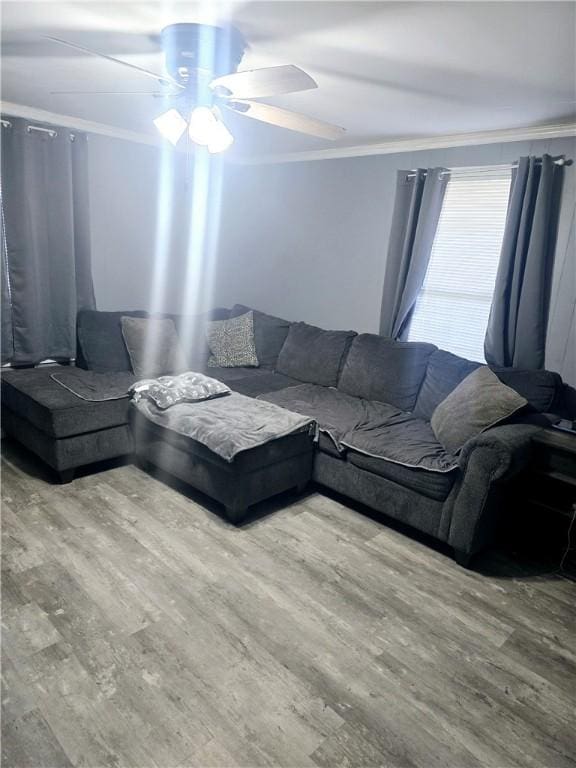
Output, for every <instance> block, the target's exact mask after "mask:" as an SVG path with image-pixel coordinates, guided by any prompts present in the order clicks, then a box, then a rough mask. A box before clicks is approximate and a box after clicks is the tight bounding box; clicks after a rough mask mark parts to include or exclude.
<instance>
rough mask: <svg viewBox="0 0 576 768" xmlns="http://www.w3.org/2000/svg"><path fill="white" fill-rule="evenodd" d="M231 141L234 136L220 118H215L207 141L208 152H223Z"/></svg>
mask: <svg viewBox="0 0 576 768" xmlns="http://www.w3.org/2000/svg"><path fill="white" fill-rule="evenodd" d="M233 141H234V136H232V134H231V133H230V131H229V130H228V128H226V126H225V125H224V123H223V122H222V121H221V120H217V121H216V125H215V126H214V129H213V131H212V135H211V137H210V141H209V142H208V152H210V153H211V154H216V153H217V152H224V151H225V150H226V149H228V147H230V146H231V145H232V143H233Z"/></svg>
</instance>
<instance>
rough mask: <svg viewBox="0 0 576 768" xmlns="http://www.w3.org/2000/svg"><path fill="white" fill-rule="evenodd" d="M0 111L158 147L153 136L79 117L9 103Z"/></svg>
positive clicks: (157, 142) (3, 103)
mask: <svg viewBox="0 0 576 768" xmlns="http://www.w3.org/2000/svg"><path fill="white" fill-rule="evenodd" d="M0 111H1V112H2V114H3V115H6V117H22V118H24V119H25V120H36V121H38V122H40V123H49V124H50V125H55V126H59V127H61V128H70V129H71V130H73V131H83V132H85V133H96V134H98V135H99V136H108V137H110V138H112V139H123V140H124V141H132V142H136V143H137V144H148V145H149V146H152V147H159V146H160V140H159V139H157V138H156V137H155V136H153V135H148V134H145V133H138V132H137V131H129V130H125V129H124V128H116V127H114V126H112V125H106V124H105V123H95V122H93V121H92V120H83V119H82V118H81V117H72V116H71V115H62V114H59V113H57V112H48V111H47V110H45V109H37V108H36V107H27V106H25V105H24V104H15V103H13V102H11V101H1V102H0Z"/></svg>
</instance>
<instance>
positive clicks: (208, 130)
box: [188, 107, 218, 147]
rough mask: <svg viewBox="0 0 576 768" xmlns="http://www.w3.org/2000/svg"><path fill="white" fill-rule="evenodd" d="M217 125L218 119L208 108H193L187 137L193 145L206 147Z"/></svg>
mask: <svg viewBox="0 0 576 768" xmlns="http://www.w3.org/2000/svg"><path fill="white" fill-rule="evenodd" d="M217 125H218V119H217V117H216V115H215V114H214V112H213V111H212V110H211V109H210V108H209V107H195V108H194V109H193V110H192V112H191V114H190V122H189V124H188V135H189V136H190V138H191V139H192V141H193V142H194V143H195V144H200V146H202V147H207V146H208V144H210V141H211V139H212V136H213V135H214V132H215V130H216V126H217Z"/></svg>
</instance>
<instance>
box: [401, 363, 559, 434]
mask: <svg viewBox="0 0 576 768" xmlns="http://www.w3.org/2000/svg"><path fill="white" fill-rule="evenodd" d="M480 365H481V363H476V362H473V361H472V360H466V359H465V358H464V357H459V356H458V355H453V354H452V353H451V352H445V351H444V350H443V349H438V350H437V351H436V352H434V354H433V355H432V356H431V357H430V361H429V363H428V370H427V371H426V377H425V379H424V382H423V384H422V388H421V389H420V394H419V395H418V400H417V401H416V406H415V408H414V416H417V417H418V418H419V419H426V420H427V421H430V419H431V418H432V414H433V413H434V411H435V409H436V408H437V407H438V405H440V403H441V402H442V401H443V400H444V399H445V398H446V397H448V395H449V394H450V393H451V392H452V391H453V390H454V389H456V387H457V386H458V385H459V384H460V383H461V382H462V381H464V379H465V378H466V377H467V376H468V375H469V374H470V373H472V371H475V370H476V369H477V368H479V367H480ZM492 370H493V371H494V373H495V374H496V376H498V378H499V379H500V381H501V382H502V383H503V384H506V386H507V387H510V388H511V389H514V390H515V391H516V392H517V393H518V394H519V395H521V396H522V397H523V398H525V400H527V401H528V405H529V406H530V407H531V408H532V409H533V410H535V411H538V413H552V412H554V409H555V408H557V407H558V403H559V400H560V397H561V391H562V379H561V377H560V376H559V375H558V374H557V373H553V372H552V371H529V370H521V369H519V368H492Z"/></svg>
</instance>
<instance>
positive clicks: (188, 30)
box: [161, 24, 246, 83]
mask: <svg viewBox="0 0 576 768" xmlns="http://www.w3.org/2000/svg"><path fill="white" fill-rule="evenodd" d="M161 44H162V50H163V51H164V55H165V57H166V69H167V70H168V72H169V73H170V74H171V75H172V77H174V78H175V79H176V80H178V81H179V82H182V83H185V82H186V81H188V80H189V79H191V78H192V77H193V76H194V75H195V74H197V73H198V72H206V73H207V74H209V76H210V79H212V78H215V77H220V76H221V75H228V74H231V73H233V72H236V70H237V69H238V65H239V64H240V62H241V61H242V56H243V55H244V51H245V50H246V41H245V40H244V38H243V37H242V35H241V34H240V32H239V31H238V30H237V29H236V28H235V27H213V26H210V25H208V24H171V25H170V26H168V27H164V29H163V30H162V33H161Z"/></svg>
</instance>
